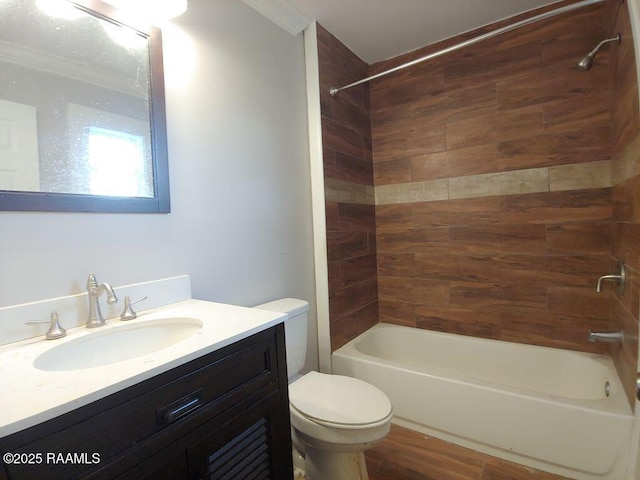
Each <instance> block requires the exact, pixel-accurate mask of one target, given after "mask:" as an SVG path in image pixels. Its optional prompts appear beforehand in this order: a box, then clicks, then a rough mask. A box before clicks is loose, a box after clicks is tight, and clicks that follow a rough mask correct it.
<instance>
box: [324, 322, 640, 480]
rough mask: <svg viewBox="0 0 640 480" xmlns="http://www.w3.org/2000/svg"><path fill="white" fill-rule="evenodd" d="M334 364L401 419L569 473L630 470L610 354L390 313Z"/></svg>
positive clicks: (615, 479) (629, 424)
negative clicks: (380, 395) (437, 327)
mask: <svg viewBox="0 0 640 480" xmlns="http://www.w3.org/2000/svg"><path fill="white" fill-rule="evenodd" d="M332 368H333V373H335V374H342V375H350V376H353V377H357V378H360V379H362V380H365V381H367V382H369V383H371V384H373V385H375V386H377V387H378V388H380V389H381V390H382V391H383V392H385V393H386V394H387V395H388V396H389V398H390V399H391V402H392V403H393V409H394V413H395V417H394V422H395V423H398V424H400V425H404V426H407V427H409V428H413V429H414V430H417V431H421V432H423V433H426V434H429V435H432V436H434V437H439V438H442V439H444V440H447V441H450V442H453V443H457V444H459V445H463V446H465V447H469V448H473V449H475V450H478V451H481V452H484V453H487V454H490V455H494V456H497V457H501V458H504V459H506V460H510V461H514V462H517V463H520V464H524V465H528V466H531V467H533V468H538V469H541V470H546V471H549V472H552V473H556V474H559V475H563V476H566V477H569V478H575V479H580V480H596V479H598V480H603V479H607V480H623V479H624V478H626V474H625V470H626V468H627V459H628V457H629V450H630V442H631V432H632V428H633V415H632V412H631V409H630V407H629V404H628V401H627V399H626V397H625V394H624V391H623V388H622V384H621V382H620V379H619V378H618V376H617V374H616V370H615V367H614V365H613V362H612V361H611V359H610V358H609V357H607V356H604V355H592V354H586V353H580V352H573V351H568V350H561V349H555V348H547V347H538V346H532V345H523V344H518V343H511V342H502V341H496V340H486V339H481V338H475V337H468V336H463V335H452V334H447V333H440V332H432V331H428V330H419V329H414V328H409V327H401V326H397V325H388V324H384V323H381V324H378V325H375V326H374V327H372V328H371V329H369V330H368V331H366V332H365V333H363V334H362V335H360V336H358V337H357V338H355V339H354V340H352V341H351V342H349V343H348V344H346V345H345V346H344V347H342V348H340V349H338V350H337V351H335V352H334V353H333V355H332ZM607 391H608V396H607V393H606V392H607Z"/></svg>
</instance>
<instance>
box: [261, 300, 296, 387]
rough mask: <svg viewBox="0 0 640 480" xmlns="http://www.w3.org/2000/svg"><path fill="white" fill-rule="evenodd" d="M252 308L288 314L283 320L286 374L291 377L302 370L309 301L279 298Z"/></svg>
mask: <svg viewBox="0 0 640 480" xmlns="http://www.w3.org/2000/svg"><path fill="white" fill-rule="evenodd" d="M253 308H259V309H260V310H269V311H270V312H281V313H286V314H287V315H289V318H287V319H286V320H285V321H284V335H285V341H286V350H287V375H288V377H289V379H291V378H292V377H294V376H295V375H297V374H298V373H299V372H300V371H301V370H302V368H303V367H304V363H305V358H306V356H307V322H308V312H309V303H308V302H306V301H304V300H298V299H297V298H281V299H280V300H274V301H273V302H268V303H263V304H261V305H256V306H255V307H253Z"/></svg>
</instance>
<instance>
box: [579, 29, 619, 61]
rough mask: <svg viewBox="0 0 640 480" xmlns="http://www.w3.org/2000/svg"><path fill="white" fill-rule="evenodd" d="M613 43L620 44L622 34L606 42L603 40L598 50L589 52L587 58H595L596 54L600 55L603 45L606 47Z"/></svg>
mask: <svg viewBox="0 0 640 480" xmlns="http://www.w3.org/2000/svg"><path fill="white" fill-rule="evenodd" d="M611 42H617V43H620V34H618V35H616V36H615V37H613V38H607V39H605V40H602V41H601V42H600V43H599V44H598V46H597V47H596V48H594V49H593V50H591V52H589V54H588V55H587V56H588V57H593V56H594V55H595V54H596V53H598V51H599V50H600V49H601V48H602V46H603V45H606V44H607V43H611Z"/></svg>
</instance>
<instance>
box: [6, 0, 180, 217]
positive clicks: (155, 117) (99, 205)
mask: <svg viewBox="0 0 640 480" xmlns="http://www.w3.org/2000/svg"><path fill="white" fill-rule="evenodd" d="M72 3H73V4H75V5H76V6H77V7H78V8H80V9H81V10H84V11H86V12H87V13H89V14H91V15H94V16H96V17H98V18H100V19H102V20H106V21H109V22H112V23H115V24H116V25H120V26H123V27H127V28H134V30H136V31H137V32H139V33H140V34H141V35H143V36H145V37H146V38H147V39H148V43H149V76H150V78H149V89H150V92H149V99H150V105H149V108H150V112H149V113H150V114H149V120H150V123H151V151H152V162H153V172H154V174H153V180H154V193H155V196H154V197H115V196H105V195H82V194H66V193H46V192H20V191H9V190H0V211H38V212H104V213H169V212H171V203H170V198H169V158H168V152H167V124H166V109H165V100H164V65H163V60H162V32H161V30H160V29H159V28H157V27H154V26H150V27H149V28H148V30H146V31H143V30H141V29H140V28H138V27H131V26H130V25H128V24H127V23H126V22H125V21H123V20H122V19H120V15H119V14H118V11H117V10H116V9H115V8H114V7H112V6H111V5H108V4H106V3H104V2H102V1H101V0H73V1H72Z"/></svg>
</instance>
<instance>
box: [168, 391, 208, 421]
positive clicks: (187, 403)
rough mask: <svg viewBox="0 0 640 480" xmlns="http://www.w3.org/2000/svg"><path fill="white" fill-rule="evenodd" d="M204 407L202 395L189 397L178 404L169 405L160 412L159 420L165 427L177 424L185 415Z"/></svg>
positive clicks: (197, 394)
mask: <svg viewBox="0 0 640 480" xmlns="http://www.w3.org/2000/svg"><path fill="white" fill-rule="evenodd" d="M201 405H202V399H201V398H200V393H199V392H198V393H196V394H192V395H189V396H188V397H185V398H182V399H180V400H178V401H177V402H175V403H173V404H171V405H169V406H168V407H166V408H164V409H162V410H161V411H160V412H159V418H160V419H161V422H162V423H163V424H165V425H169V424H170V423H173V422H175V421H176V420H178V419H180V418H182V417H184V416H185V415H187V414H189V413H191V412H193V411H194V410H196V409H197V408H199V407H200V406H201Z"/></svg>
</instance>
